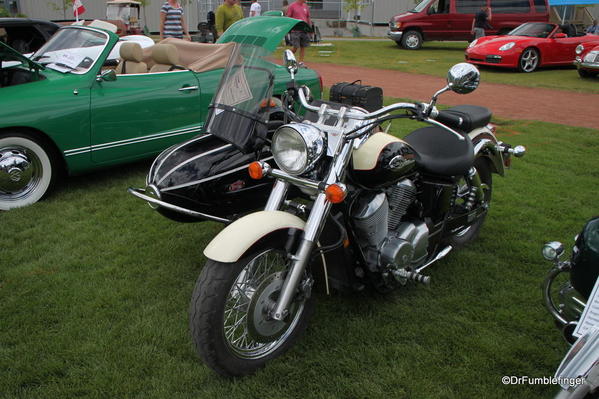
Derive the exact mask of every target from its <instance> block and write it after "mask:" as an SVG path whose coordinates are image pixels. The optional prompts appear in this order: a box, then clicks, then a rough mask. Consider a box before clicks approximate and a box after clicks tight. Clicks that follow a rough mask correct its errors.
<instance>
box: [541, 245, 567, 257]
mask: <svg viewBox="0 0 599 399" xmlns="http://www.w3.org/2000/svg"><path fill="white" fill-rule="evenodd" d="M541 253H542V254H543V258H545V259H547V260H550V261H556V260H557V259H558V258H559V257H560V256H562V254H563V253H564V246H563V244H562V243H561V242H559V241H551V242H548V243H547V244H545V246H544V247H543V250H542V251H541Z"/></svg>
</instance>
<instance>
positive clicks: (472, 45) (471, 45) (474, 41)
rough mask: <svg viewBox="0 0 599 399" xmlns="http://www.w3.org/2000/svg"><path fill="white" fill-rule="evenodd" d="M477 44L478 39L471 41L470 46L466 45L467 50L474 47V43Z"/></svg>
mask: <svg viewBox="0 0 599 399" xmlns="http://www.w3.org/2000/svg"><path fill="white" fill-rule="evenodd" d="M477 42H478V39H474V40H473V41H472V43H470V44H469V45H468V48H470V47H474V46H476V43H477Z"/></svg>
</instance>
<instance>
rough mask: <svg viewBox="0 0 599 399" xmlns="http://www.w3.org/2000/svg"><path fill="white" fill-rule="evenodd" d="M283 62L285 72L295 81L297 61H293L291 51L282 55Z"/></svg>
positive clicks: (286, 51)
mask: <svg viewBox="0 0 599 399" xmlns="http://www.w3.org/2000/svg"><path fill="white" fill-rule="evenodd" d="M283 60H284V61H285V68H287V72H289V74H290V75H291V79H295V74H296V73H297V70H298V65H297V60H296V59H295V55H294V54H293V51H291V50H285V52H284V53H283Z"/></svg>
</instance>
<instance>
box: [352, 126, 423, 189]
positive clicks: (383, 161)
mask: <svg viewBox="0 0 599 399" xmlns="http://www.w3.org/2000/svg"><path fill="white" fill-rule="evenodd" d="M415 167H416V152H415V151H414V150H413V149H412V147H410V145H409V144H408V143H406V142H405V141H403V140H400V139H398V138H397V137H394V136H391V135H390V134H387V133H375V134H373V135H372V136H370V137H369V138H368V139H367V140H366V142H365V143H363V144H362V145H361V146H360V148H358V149H357V150H354V153H353V155H352V163H351V169H350V175H351V177H352V180H353V181H354V182H356V183H357V184H359V185H361V186H363V187H366V188H371V189H372V188H379V187H386V186H388V185H390V184H393V183H394V182H396V181H397V180H398V179H399V178H400V177H402V176H405V175H406V174H408V173H410V172H412V171H413V170H414V168H415Z"/></svg>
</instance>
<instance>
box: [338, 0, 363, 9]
mask: <svg viewBox="0 0 599 399" xmlns="http://www.w3.org/2000/svg"><path fill="white" fill-rule="evenodd" d="M364 7H366V3H363V2H362V0H344V2H343V10H345V12H351V11H355V12H358V11H360V10H362V9H364Z"/></svg>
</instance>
